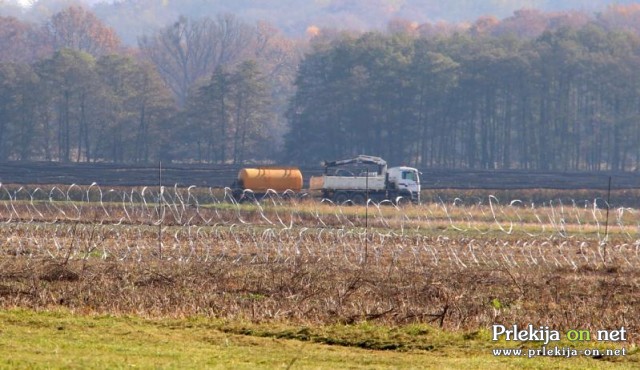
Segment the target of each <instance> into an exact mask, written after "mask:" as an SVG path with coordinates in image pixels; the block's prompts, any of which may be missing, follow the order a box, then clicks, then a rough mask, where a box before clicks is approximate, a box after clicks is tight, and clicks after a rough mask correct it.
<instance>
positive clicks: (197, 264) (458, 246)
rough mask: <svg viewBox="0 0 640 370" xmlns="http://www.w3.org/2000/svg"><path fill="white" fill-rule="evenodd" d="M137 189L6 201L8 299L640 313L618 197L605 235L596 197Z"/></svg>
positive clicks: (38, 304) (314, 312)
mask: <svg viewBox="0 0 640 370" xmlns="http://www.w3.org/2000/svg"><path fill="white" fill-rule="evenodd" d="M74 191H76V190H74ZM84 191H85V192H88V191H89V190H84ZM94 191H95V189H92V190H91V192H94ZM185 191H186V190H185ZM92 194H93V193H92ZM88 198H91V197H88ZM131 198H133V197H129V198H125V200H124V201H120V202H117V201H114V200H113V199H111V200H110V201H109V202H106V201H104V200H105V199H104V198H100V199H98V200H95V199H92V200H91V201H86V200H85V201H82V200H80V201H76V200H73V199H67V200H55V201H47V200H44V201H35V200H34V201H31V200H25V199H17V197H16V199H13V200H10V201H4V202H3V203H1V204H0V219H1V220H2V222H3V224H2V227H0V307H2V308H12V307H26V308H33V309H49V308H54V307H60V306H62V307H66V308H68V309H70V310H72V311H73V312H80V313H105V314H127V315H128V314H133V315H140V316H143V317H191V316H196V315H200V316H205V317H215V318H221V319H229V320H247V321H251V322H256V323H274V322H289V323H294V324H301V325H317V324H323V325H331V324H336V323H356V322H363V321H366V322H375V323H378V324H381V325H402V324H411V323H429V324H431V325H435V326H439V327H442V328H444V329H447V330H465V331H473V330H479V329H486V328H488V327H489V326H490V325H492V324H494V323H502V324H505V325H513V324H519V325H527V324H529V323H531V324H533V325H548V326H550V327H553V328H556V329H569V328H575V327H579V328H583V329H593V330H596V329H603V328H609V329H613V328H619V327H620V326H622V325H624V326H625V327H626V328H627V330H628V332H630V333H635V332H637V331H638V326H639V324H640V302H639V300H640V298H639V297H638V295H637V289H638V286H639V285H640V254H639V252H640V250H639V248H640V243H638V242H637V240H636V239H637V238H636V234H637V231H636V228H637V224H638V220H637V212H636V211H635V210H631V209H622V211H612V212H611V215H610V220H609V224H610V227H609V235H608V236H607V235H605V232H604V229H605V228H604V224H605V221H606V220H605V218H604V217H605V210H603V209H601V208H598V207H593V206H592V207H586V208H585V207H579V206H577V205H576V206H574V205H572V206H566V205H552V206H548V207H546V208H538V207H529V206H525V205H523V204H502V205H500V204H498V203H497V202H495V203H489V204H480V205H462V204H460V203H456V202H454V203H444V202H440V203H432V204H427V205H424V206H419V207H411V206H410V207H407V208H396V207H393V206H381V207H376V206H372V207H370V208H369V210H368V211H366V210H365V209H364V208H362V207H335V206H332V205H326V204H319V203H314V202H300V203H297V202H293V203H286V202H284V203H283V202H280V201H279V200H277V199H276V200H273V201H268V202H265V203H262V204H260V205H251V204H249V205H247V204H243V205H237V204H232V203H229V204H225V203H216V202H212V203H207V204H205V203H201V202H196V201H194V199H195V198H191V197H190V196H189V194H188V193H183V194H180V195H176V194H175V193H174V194H173V195H171V197H169V196H168V197H167V198H166V199H164V200H163V201H161V202H160V203H154V202H151V201H149V202H147V203H144V202H141V201H132V200H131ZM169 199H170V200H169ZM100 200H103V201H102V202H100ZM365 212H367V213H368V218H367V219H366V220H365ZM365 224H368V226H369V228H368V229H366V230H365V228H364V226H365ZM631 340H632V341H634V342H637V338H635V337H632V338H631Z"/></svg>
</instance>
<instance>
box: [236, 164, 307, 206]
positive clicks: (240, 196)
mask: <svg viewBox="0 0 640 370" xmlns="http://www.w3.org/2000/svg"><path fill="white" fill-rule="evenodd" d="M232 189H233V197H234V198H235V199H236V200H238V201H242V200H252V199H260V198H262V197H264V196H265V195H266V194H267V193H269V192H272V191H273V192H276V193H278V194H279V195H281V196H289V195H291V193H292V192H293V193H295V194H299V193H300V191H301V190H302V173H301V172H300V170H299V169H298V168H295V167H260V168H243V169H241V170H240V172H238V178H237V180H236V181H235V182H234V183H233V185H232Z"/></svg>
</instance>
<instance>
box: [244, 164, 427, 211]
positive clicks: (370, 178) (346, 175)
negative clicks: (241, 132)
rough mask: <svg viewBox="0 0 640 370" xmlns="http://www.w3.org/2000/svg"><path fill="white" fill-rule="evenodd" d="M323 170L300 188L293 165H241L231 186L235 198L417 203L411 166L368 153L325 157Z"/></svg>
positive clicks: (415, 178)
mask: <svg viewBox="0 0 640 370" xmlns="http://www.w3.org/2000/svg"><path fill="white" fill-rule="evenodd" d="M323 168H324V173H323V174H322V175H321V176H312V177H311V178H310V179H309V188H308V189H307V190H304V189H303V183H304V182H303V180H304V179H303V176H302V173H301V172H300V170H299V169H298V168H296V167H263V168H243V169H241V170H240V172H239V173H238V178H237V180H236V181H235V182H234V184H233V186H232V191H233V196H234V198H235V199H236V200H238V201H243V200H249V199H252V198H256V199H258V198H260V197H263V196H264V195H266V194H267V193H269V192H276V193H278V194H281V195H285V196H292V195H296V196H306V195H311V196H314V197H319V198H322V199H329V200H331V201H332V202H334V203H336V204H364V203H366V201H367V199H371V200H373V201H375V202H382V201H385V200H386V201H390V202H393V203H394V204H397V203H402V202H413V203H420V173H419V171H418V170H417V169H415V168H412V167H406V166H400V167H391V168H387V162H386V161H385V160H384V159H382V158H380V157H374V156H369V155H359V156H357V157H355V158H350V159H344V160H338V161H325V162H323Z"/></svg>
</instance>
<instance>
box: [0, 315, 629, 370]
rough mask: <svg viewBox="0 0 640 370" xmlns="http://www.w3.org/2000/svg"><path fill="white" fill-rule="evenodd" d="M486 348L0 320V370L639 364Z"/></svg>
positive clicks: (137, 322) (164, 325)
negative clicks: (495, 352)
mask: <svg viewBox="0 0 640 370" xmlns="http://www.w3.org/2000/svg"><path fill="white" fill-rule="evenodd" d="M489 339H490V338H489V333H488V332H477V333H466V334H465V333H446V332H442V331H440V330H438V329H435V328H432V327H429V326H425V325H409V326H404V327H397V328H387V327H380V326H375V325H370V324H368V323H362V324H358V325H351V326H349V325H335V326H326V327H302V326H300V327H294V326H291V325H289V324H273V323H272V324H264V325H263V324H252V323H239V322H231V323H228V322H224V321H222V320H209V319H205V318H194V319H180V320H178V319H161V320H160V319H154V320H149V319H142V318H137V317H114V316H90V315H79V314H72V313H70V312H67V311H53V312H33V311H26V310H9V311H0V368H36V369H38V368H70V369H87V368H163V369H164V368H168V369H170V368H194V369H196V368H197V369H200V368H282V369H286V368H291V369H308V368H314V369H315V368H327V369H330V368H341V369H344V368H351V369H378V368H455V369H460V368H462V369H464V368H468V369H476V368H487V369H495V368H530V369H536V368H567V369H570V368H576V369H589V368H592V369H601V368H634V367H637V366H638V363H637V361H638V360H639V359H638V354H637V350H635V349H633V350H632V352H633V353H632V354H631V355H629V356H627V357H625V358H605V359H600V360H596V359H591V358H584V357H582V358H572V359H565V358H537V359H526V358H497V357H493V356H492V355H491V348H493V344H492V342H491V341H490V340H489ZM326 343H332V344H333V345H328V344H326ZM501 345H504V343H502V344H501ZM367 348H387V350H380V349H378V350H372V349H367ZM392 348H395V349H393V350H391V349H392Z"/></svg>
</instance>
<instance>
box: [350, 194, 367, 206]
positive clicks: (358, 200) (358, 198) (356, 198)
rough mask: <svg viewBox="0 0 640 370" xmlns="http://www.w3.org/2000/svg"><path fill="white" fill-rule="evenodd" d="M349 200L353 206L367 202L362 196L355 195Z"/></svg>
mask: <svg viewBox="0 0 640 370" xmlns="http://www.w3.org/2000/svg"><path fill="white" fill-rule="evenodd" d="M351 200H352V201H353V203H355V204H364V203H365V202H366V201H367V200H366V198H365V196H364V195H363V194H360V193H355V194H353V195H352V196H351Z"/></svg>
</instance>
